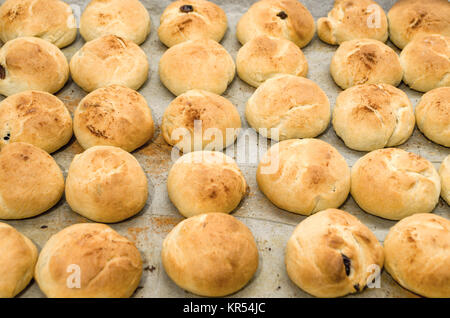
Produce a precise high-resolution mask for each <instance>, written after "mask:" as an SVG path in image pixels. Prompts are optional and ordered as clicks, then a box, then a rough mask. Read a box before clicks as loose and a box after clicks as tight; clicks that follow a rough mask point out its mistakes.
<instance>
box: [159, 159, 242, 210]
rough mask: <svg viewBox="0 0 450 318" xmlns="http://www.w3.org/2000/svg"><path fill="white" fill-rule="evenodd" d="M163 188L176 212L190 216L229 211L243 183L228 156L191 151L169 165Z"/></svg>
mask: <svg viewBox="0 0 450 318" xmlns="http://www.w3.org/2000/svg"><path fill="white" fill-rule="evenodd" d="M187 181H188V182H187ZM167 191H168V193H169V198H170V200H171V201H172V203H173V204H174V205H175V206H176V208H177V209H178V211H180V213H181V214H182V215H184V216H185V217H191V216H194V215H198V214H202V213H211V212H221V213H230V212H231V211H233V210H234V209H235V208H236V207H237V206H238V204H239V202H241V200H242V198H243V197H244V195H245V193H246V191H247V183H246V182H245V178H244V175H243V174H242V172H241V170H240V169H239V167H238V165H237V164H236V162H235V161H234V160H233V159H232V158H230V157H228V156H226V155H224V154H223V153H221V152H215V151H194V152H191V153H188V154H186V155H184V156H182V157H181V158H179V159H178V160H177V161H176V162H175V164H174V165H173V166H172V168H171V169H170V171H169V176H168V179H167Z"/></svg>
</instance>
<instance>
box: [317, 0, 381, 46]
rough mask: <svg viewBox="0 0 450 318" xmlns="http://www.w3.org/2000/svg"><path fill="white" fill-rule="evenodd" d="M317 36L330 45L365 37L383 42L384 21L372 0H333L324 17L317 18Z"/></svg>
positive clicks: (379, 9)
mask: <svg viewBox="0 0 450 318" xmlns="http://www.w3.org/2000/svg"><path fill="white" fill-rule="evenodd" d="M317 35H318V36H319V38H320V39H321V40H322V41H324V42H326V43H328V44H333V45H336V44H341V43H342V42H344V41H350V40H355V39H365V38H366V39H374V40H378V41H381V42H386V40H387V38H388V22H387V18H386V14H385V13H384V11H383V8H382V7H380V6H379V5H378V4H377V3H376V2H375V1H373V0H358V1H354V0H335V1H334V7H333V9H332V10H331V11H330V12H328V17H326V18H320V19H319V20H317Z"/></svg>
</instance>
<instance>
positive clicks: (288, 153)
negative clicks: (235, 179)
mask: <svg viewBox="0 0 450 318" xmlns="http://www.w3.org/2000/svg"><path fill="white" fill-rule="evenodd" d="M256 181H257V182H258V186H259V189H260V190H261V191H262V193H264V194H265V195H266V196H267V198H268V199H269V200H270V201H271V202H272V203H273V204H275V205H276V206H277V207H279V208H280V209H283V210H287V211H290V212H294V213H298V214H302V215H310V214H314V213H316V212H318V211H322V210H324V209H328V208H337V207H339V206H340V205H341V204H342V203H344V201H345V199H347V196H348V193H349V191H350V168H349V167H348V166H347V163H346V161H345V159H344V157H342V155H341V154H340V153H339V152H338V151H337V150H336V149H335V148H334V147H333V146H331V145H330V144H328V143H326V142H324V141H322V140H319V139H289V140H284V141H281V142H280V143H278V144H276V145H274V146H272V147H271V148H270V149H269V151H267V153H266V154H265V155H264V156H263V158H262V159H261V161H260V163H259V165H258V170H257V172H256Z"/></svg>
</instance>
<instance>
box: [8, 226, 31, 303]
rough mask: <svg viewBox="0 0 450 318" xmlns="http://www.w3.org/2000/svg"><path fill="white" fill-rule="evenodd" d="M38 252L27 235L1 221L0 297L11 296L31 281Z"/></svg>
mask: <svg viewBox="0 0 450 318" xmlns="http://www.w3.org/2000/svg"><path fill="white" fill-rule="evenodd" d="M37 257H38V252H37V248H36V246H35V245H34V244H33V242H31V241H30V239H28V238H27V237H26V236H25V235H23V234H21V233H20V232H18V231H17V230H16V229H15V228H13V227H12V226H9V225H8V224H6V223H0V298H11V297H14V296H16V295H17V294H18V293H20V292H21V291H22V290H23V289H24V288H25V287H26V286H27V285H28V284H29V282H30V281H31V279H32V278H33V273H34V266H35V265H36V261H37Z"/></svg>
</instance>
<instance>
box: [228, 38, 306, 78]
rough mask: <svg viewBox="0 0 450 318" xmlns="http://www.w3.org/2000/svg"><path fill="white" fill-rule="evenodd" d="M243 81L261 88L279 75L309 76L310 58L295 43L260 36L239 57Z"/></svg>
mask: <svg viewBox="0 0 450 318" xmlns="http://www.w3.org/2000/svg"><path fill="white" fill-rule="evenodd" d="M236 65H237V72H238V75H239V77H240V78H241V80H243V81H244V82H246V83H247V84H249V85H251V86H253V87H258V86H259V85H261V84H262V83H264V82H265V81H266V80H268V79H269V78H272V77H274V76H277V75H279V74H291V75H296V76H306V74H307V73H308V61H307V60H306V57H305V56H304V55H303V52H302V50H300V49H299V48H298V47H297V46H296V45H294V44H293V43H292V42H290V41H288V40H285V39H277V38H273V37H268V36H265V35H263V36H259V37H256V38H253V39H252V40H250V41H248V42H247V43H246V44H245V45H244V46H243V47H241V48H240V50H239V52H238V55H237V57H236Z"/></svg>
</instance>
